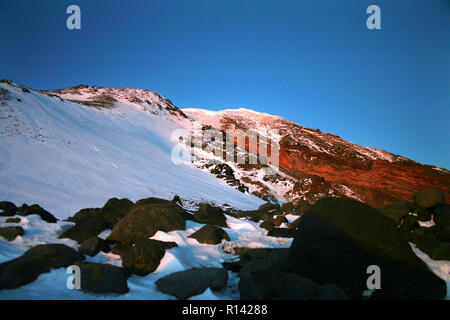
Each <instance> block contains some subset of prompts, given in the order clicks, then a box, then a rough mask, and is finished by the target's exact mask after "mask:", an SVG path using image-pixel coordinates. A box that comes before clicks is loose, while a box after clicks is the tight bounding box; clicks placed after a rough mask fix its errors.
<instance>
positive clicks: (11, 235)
mask: <svg viewBox="0 0 450 320" xmlns="http://www.w3.org/2000/svg"><path fill="white" fill-rule="evenodd" d="M24 234H25V231H24V230H23V228H22V227H3V228H0V236H1V237H3V238H5V239H6V240H8V241H13V240H14V239H16V238H17V236H23V235H24Z"/></svg>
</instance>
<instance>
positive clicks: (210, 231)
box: [189, 224, 230, 244]
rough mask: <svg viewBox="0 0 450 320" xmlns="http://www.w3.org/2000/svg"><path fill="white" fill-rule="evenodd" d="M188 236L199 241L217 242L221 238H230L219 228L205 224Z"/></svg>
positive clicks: (220, 240) (219, 241)
mask: <svg viewBox="0 0 450 320" xmlns="http://www.w3.org/2000/svg"><path fill="white" fill-rule="evenodd" d="M189 238H193V239H195V240H197V241H198V242H200V243H205V244H219V243H221V242H222V240H224V239H225V240H228V241H229V240H230V237H229V236H228V234H227V233H226V232H225V231H224V230H223V229H221V228H219V227H216V226H213V225H210V224H207V225H205V226H203V227H202V228H200V229H199V230H197V231H196V232H194V233H193V234H191V235H190V236H189Z"/></svg>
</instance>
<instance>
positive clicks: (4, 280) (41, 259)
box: [0, 244, 84, 290]
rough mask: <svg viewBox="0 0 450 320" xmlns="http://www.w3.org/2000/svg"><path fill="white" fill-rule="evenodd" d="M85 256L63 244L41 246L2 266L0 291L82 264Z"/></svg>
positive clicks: (0, 267) (0, 265) (0, 268)
mask: <svg viewBox="0 0 450 320" xmlns="http://www.w3.org/2000/svg"><path fill="white" fill-rule="evenodd" d="M83 259H84V256H83V255H82V254H80V253H78V252H76V251H75V250H73V249H72V248H70V247H68V246H66V245H63V244H40V245H37V246H35V247H33V248H31V249H29V250H28V251H26V252H25V253H24V254H23V255H22V256H20V257H18V258H16V259H14V260H11V261H7V262H4V263H2V264H0V290H2V289H14V288H17V287H20V286H23V285H25V284H28V283H30V282H32V281H34V280H36V279H37V278H38V277H39V275H40V274H42V273H46V272H50V271H51V270H52V269H56V268H62V267H68V266H70V265H73V264H75V263H77V262H81V261H82V260H83Z"/></svg>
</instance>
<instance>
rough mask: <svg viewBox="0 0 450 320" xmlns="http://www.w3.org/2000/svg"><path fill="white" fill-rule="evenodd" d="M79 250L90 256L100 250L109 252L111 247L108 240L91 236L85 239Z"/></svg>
mask: <svg viewBox="0 0 450 320" xmlns="http://www.w3.org/2000/svg"><path fill="white" fill-rule="evenodd" d="M78 251H79V252H80V253H82V254H85V255H88V256H95V255H96V254H97V253H99V252H100V251H103V252H109V251H111V249H110V247H109V244H108V241H106V240H103V239H100V238H99V237H91V238H89V239H86V240H84V241H83V243H82V244H81V246H80V248H79V249H78Z"/></svg>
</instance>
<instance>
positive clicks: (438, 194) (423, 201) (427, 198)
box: [414, 189, 445, 208]
mask: <svg viewBox="0 0 450 320" xmlns="http://www.w3.org/2000/svg"><path fill="white" fill-rule="evenodd" d="M414 202H415V203H416V204H417V205H418V206H419V207H421V208H431V207H434V206H437V205H439V204H443V203H445V194H444V192H442V191H441V190H438V189H426V190H421V191H419V192H416V193H415V194H414Z"/></svg>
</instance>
